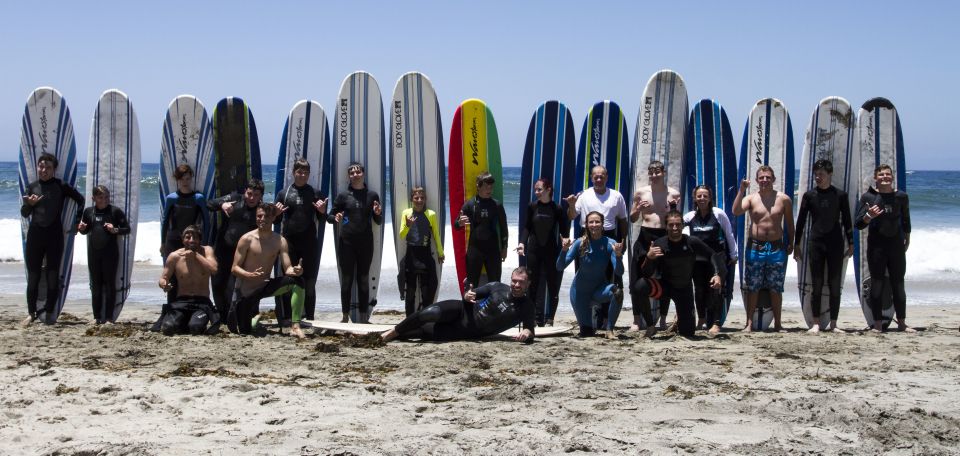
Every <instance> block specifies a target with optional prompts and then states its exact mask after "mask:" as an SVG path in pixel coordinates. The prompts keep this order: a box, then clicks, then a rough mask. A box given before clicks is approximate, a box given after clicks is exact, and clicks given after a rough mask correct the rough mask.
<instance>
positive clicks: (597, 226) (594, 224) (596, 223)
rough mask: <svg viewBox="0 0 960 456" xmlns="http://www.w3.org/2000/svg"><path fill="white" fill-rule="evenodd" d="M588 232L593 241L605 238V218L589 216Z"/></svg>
mask: <svg viewBox="0 0 960 456" xmlns="http://www.w3.org/2000/svg"><path fill="white" fill-rule="evenodd" d="M587 231H588V232H589V233H590V238H591V239H600V237H601V236H603V216H602V215H600V214H597V213H591V214H590V215H588V216H587Z"/></svg>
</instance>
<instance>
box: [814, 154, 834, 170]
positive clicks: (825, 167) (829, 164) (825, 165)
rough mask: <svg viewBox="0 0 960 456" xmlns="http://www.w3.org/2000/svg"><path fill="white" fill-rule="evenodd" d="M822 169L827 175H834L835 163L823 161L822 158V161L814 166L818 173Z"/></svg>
mask: <svg viewBox="0 0 960 456" xmlns="http://www.w3.org/2000/svg"><path fill="white" fill-rule="evenodd" d="M821 169H822V170H824V171H826V172H827V174H833V162H831V161H830V160H826V159H822V158H821V159H820V160H817V161H816V162H815V163H814V164H813V171H814V172H816V171H819V170H821Z"/></svg>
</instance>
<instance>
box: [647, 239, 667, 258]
mask: <svg viewBox="0 0 960 456" xmlns="http://www.w3.org/2000/svg"><path fill="white" fill-rule="evenodd" d="M662 256H663V249H661V248H660V247H657V246H655V245H653V242H651V243H650V250H647V258H649V259H651V260H655V259H657V258H660V257H662Z"/></svg>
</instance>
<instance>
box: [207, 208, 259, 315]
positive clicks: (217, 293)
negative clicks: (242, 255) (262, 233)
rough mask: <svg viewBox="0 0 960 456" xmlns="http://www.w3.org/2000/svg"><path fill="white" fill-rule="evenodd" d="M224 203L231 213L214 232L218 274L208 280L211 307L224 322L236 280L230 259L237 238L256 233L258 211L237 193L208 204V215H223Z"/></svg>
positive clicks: (234, 251) (214, 249)
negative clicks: (212, 213)
mask: <svg viewBox="0 0 960 456" xmlns="http://www.w3.org/2000/svg"><path fill="white" fill-rule="evenodd" d="M223 203H230V204H231V205H232V206H233V211H232V212H231V213H230V216H229V217H226V216H224V221H225V223H222V224H220V227H219V228H218V229H217V237H216V240H215V241H214V243H213V255H214V256H215V257H216V258H217V272H215V273H214V274H213V276H211V277H210V282H211V285H212V287H211V288H213V303H214V305H216V307H217V312H219V313H220V319H221V320H225V319H226V318H227V311H229V310H230V301H231V300H232V299H233V289H234V287H235V285H236V278H235V277H234V276H233V274H232V273H231V270H232V268H233V256H234V254H235V253H236V251H237V244H238V243H240V238H241V237H242V236H243V235H244V234H246V233H249V232H250V231H253V230H255V229H257V207H256V206H254V207H249V206H247V204H246V203H244V201H243V196H241V195H240V194H239V193H231V194H229V195H226V196H223V197H221V198H217V199H214V200H210V201H207V209H209V210H210V211H213V212H216V211H222V210H223Z"/></svg>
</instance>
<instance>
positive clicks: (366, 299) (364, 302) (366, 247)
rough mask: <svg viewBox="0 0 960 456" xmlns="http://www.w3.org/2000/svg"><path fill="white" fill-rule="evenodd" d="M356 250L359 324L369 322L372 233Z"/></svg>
mask: <svg viewBox="0 0 960 456" xmlns="http://www.w3.org/2000/svg"><path fill="white" fill-rule="evenodd" d="M357 247H359V248H358V249H357V312H358V313H359V314H360V322H361V323H368V322H369V321H370V312H371V309H370V264H371V263H373V233H372V232H371V233H370V234H369V235H367V236H365V237H364V238H363V239H361V240H360V242H358V246H357Z"/></svg>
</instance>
